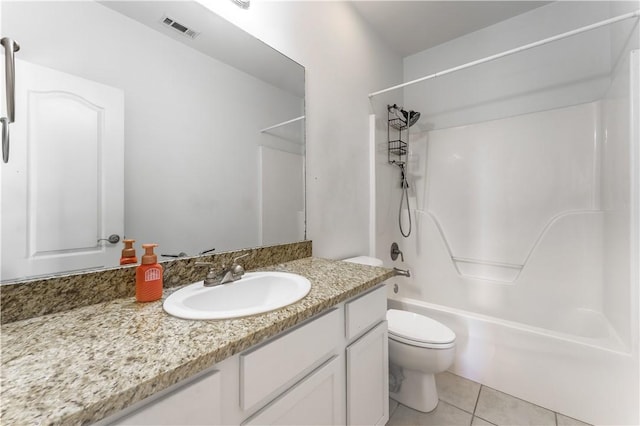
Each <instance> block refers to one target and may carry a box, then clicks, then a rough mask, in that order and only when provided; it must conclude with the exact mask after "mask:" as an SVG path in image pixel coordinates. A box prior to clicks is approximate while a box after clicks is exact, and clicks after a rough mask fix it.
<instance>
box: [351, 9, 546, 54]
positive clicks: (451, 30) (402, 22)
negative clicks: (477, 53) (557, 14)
mask: <svg viewBox="0 0 640 426" xmlns="http://www.w3.org/2000/svg"><path fill="white" fill-rule="evenodd" d="M351 3H352V5H353V7H354V8H355V9H356V11H357V12H358V13H359V14H360V15H361V16H362V17H363V18H364V19H365V21H367V22H368V23H369V24H371V26H372V27H373V29H374V31H375V32H377V33H378V35H379V36H380V37H381V38H382V40H384V41H385V42H386V43H387V45H388V46H389V47H390V48H391V49H393V50H394V51H395V52H396V53H398V54H400V55H401V56H402V57H405V56H409V55H413V54H414V53H418V52H421V51H423V50H426V49H428V48H430V47H433V46H437V45H439V44H442V43H444V42H447V41H449V40H452V39H455V38H458V37H461V36H463V35H465V34H469V33H472V32H474V31H477V30H479V29H481V28H485V27H488V26H491V25H493V24H496V23H498V22H500V21H504V20H505V19H509V18H511V17H513V16H516V15H520V14H522V13H525V12H528V11H529V10H531V9H535V8H536V7H540V6H543V5H545V4H547V3H550V2H548V1H451V0H450V1H418V0H414V1H402V0H386V1H379V0H356V1H352V2H351Z"/></svg>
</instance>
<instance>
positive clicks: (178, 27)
mask: <svg viewBox="0 0 640 426" xmlns="http://www.w3.org/2000/svg"><path fill="white" fill-rule="evenodd" d="M160 22H162V23H163V24H164V25H166V26H167V27H169V28H171V29H173V30H174V31H177V32H179V33H180V34H182V35H184V36H187V37H189V38H191V39H194V38H196V37H198V36H199V35H200V33H199V32H197V31H194V30H192V29H191V28H189V27H187V26H186V25H182V24H181V23H180V22H176V21H175V20H174V19H173V18H170V17H168V16H166V15H165V16H163V17H162V19H161V20H160Z"/></svg>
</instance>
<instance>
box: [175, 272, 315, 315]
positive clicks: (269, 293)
mask: <svg viewBox="0 0 640 426" xmlns="http://www.w3.org/2000/svg"><path fill="white" fill-rule="evenodd" d="M310 289H311V283H310V282H309V280H308V279H306V278H305V277H303V276H300V275H297V274H291V273H287V272H271V271H267V272H247V273H246V274H244V275H243V276H242V278H241V279H239V280H238V281H234V282H232V283H228V284H221V285H217V286H214V287H205V286H204V284H203V281H198V282H196V283H193V284H191V285H188V286H186V287H184V288H181V289H180V290H178V291H176V292H175V293H173V294H171V295H170V296H169V297H167V298H166V300H165V301H164V304H163V307H164V310H165V311H166V312H167V313H168V314H170V315H173V316H176V317H178V318H184V319H228V318H239V317H245V316H249V315H255V314H261V313H264V312H269V311H273V310H274V309H278V308H282V307H284V306H287V305H290V304H292V303H295V302H297V301H298V300H300V299H302V298H303V297H305V296H306V295H307V293H309V290H310Z"/></svg>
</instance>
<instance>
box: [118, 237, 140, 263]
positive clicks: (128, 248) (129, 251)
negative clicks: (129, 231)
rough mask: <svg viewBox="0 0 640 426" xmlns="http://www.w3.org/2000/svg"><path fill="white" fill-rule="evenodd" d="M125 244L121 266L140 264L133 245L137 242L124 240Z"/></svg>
mask: <svg viewBox="0 0 640 426" xmlns="http://www.w3.org/2000/svg"><path fill="white" fill-rule="evenodd" d="M122 241H123V242H124V248H123V249H122V257H120V264H121V265H128V264H130V263H138V258H137V257H136V249H134V248H133V243H135V242H136V240H122Z"/></svg>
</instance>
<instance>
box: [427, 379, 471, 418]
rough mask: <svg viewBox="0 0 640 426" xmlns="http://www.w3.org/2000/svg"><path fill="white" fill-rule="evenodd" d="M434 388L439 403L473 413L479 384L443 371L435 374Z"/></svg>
mask: <svg viewBox="0 0 640 426" xmlns="http://www.w3.org/2000/svg"><path fill="white" fill-rule="evenodd" d="M436 388H437V389H438V397H439V399H440V400H441V401H445V402H448V403H449V404H451V405H455V406H456V407H458V408H462V409H463V410H465V411H468V412H469V413H473V409H474V408H475V407H476V401H477V400H478V394H479V393H480V383H476V382H473V381H471V380H467V379H465V378H464V377H460V376H457V375H455V374H452V373H449V372H448V371H445V372H444V373H440V374H436Z"/></svg>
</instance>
